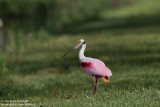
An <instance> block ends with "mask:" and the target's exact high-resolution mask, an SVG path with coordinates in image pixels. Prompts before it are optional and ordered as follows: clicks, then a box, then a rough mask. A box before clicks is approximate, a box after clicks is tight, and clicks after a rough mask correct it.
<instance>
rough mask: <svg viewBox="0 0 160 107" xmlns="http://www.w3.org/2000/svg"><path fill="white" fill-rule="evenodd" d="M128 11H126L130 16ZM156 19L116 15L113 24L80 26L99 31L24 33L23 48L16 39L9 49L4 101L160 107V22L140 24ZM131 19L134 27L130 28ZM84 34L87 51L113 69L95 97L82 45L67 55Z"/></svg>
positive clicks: (0, 88)
mask: <svg viewBox="0 0 160 107" xmlns="http://www.w3.org/2000/svg"><path fill="white" fill-rule="evenodd" d="M157 5H158V4H157ZM137 6H139V5H137ZM139 7H140V6H139ZM155 7H156V6H155ZM126 8H127V7H126ZM130 8H131V7H130ZM124 10H125V9H124ZM119 11H123V9H122V10H119ZM126 11H127V10H126ZM126 13H127V12H126ZM126 13H125V14H123V15H124V16H126V17H128V15H127V14H128V13H127V14H126ZM113 14H116V13H114V12H113ZM147 14H148V13H147ZM113 16H114V15H113ZM107 17H109V16H107ZM153 17H154V16H152V14H151V15H150V18H148V17H141V18H140V19H139V18H137V19H136V20H131V21H130V20H127V21H126V22H125V23H123V21H124V20H125V19H126V18H125V17H124V18H122V19H120V20H117V19H112V21H111V22H110V21H109V22H108V23H110V24H107V23H103V21H102V22H100V23H99V21H97V22H95V23H92V22H90V23H85V25H83V24H82V26H81V25H80V26H79V29H80V30H81V31H82V32H83V29H86V30H89V29H90V27H91V26H92V25H94V29H95V31H94V29H91V30H90V31H88V32H87V33H84V32H83V33H82V34H80V33H75V34H62V35H50V34H48V33H47V32H45V31H43V30H41V31H40V32H39V33H33V35H34V36H36V35H39V36H38V37H39V38H37V39H36V38H33V40H32V41H31V42H29V43H27V42H26V41H25V37H24V36H23V37H22V36H19V38H21V39H20V42H19V44H20V46H19V48H17V47H16V46H15V45H14V43H13V42H12V43H11V44H10V45H8V46H7V48H6V52H5V53H4V57H5V59H6V64H8V66H7V67H8V72H5V73H4V74H3V75H1V81H0V100H22V99H26V100H29V101H30V102H31V103H34V104H36V105H43V106H46V107H48V106H56V107H57V106H60V107H61V106H63V107H64V106H65V107H66V106H67V107H68V106H69V107H70V106H71V107H75V106H84V107H86V106H87V107H97V106H99V107H101V106H102V107H103V106H104V107H106V106H107V107H141V106H144V107H159V106H160V66H159V65H160V60H159V59H160V54H159V53H160V36H159V35H160V31H159V23H158V21H157V20H156V21H157V23H152V22H151V23H152V26H150V24H151V23H148V21H145V22H144V24H143V23H140V24H139V23H136V22H137V21H138V22H141V20H143V18H147V19H152V18H153ZM153 19H154V18H153ZM153 19H152V21H153ZM157 19H158V18H157ZM107 20H108V19H107ZM134 22H135V23H134ZM146 22H147V23H148V24H146ZM130 23H132V24H133V26H135V27H133V26H129V25H130ZM106 24H107V25H106ZM117 25H118V27H115V26H117ZM101 26H103V29H102V28H101ZM136 26H137V27H136ZM83 27H84V28H83ZM110 27H112V28H110ZM82 28H83V29H82ZM20 35H23V34H22V33H20ZM43 35H45V36H43ZM81 38H83V39H84V40H85V41H86V43H87V48H86V51H85V55H86V56H89V57H93V58H98V59H101V60H102V61H104V62H105V64H106V66H108V67H109V68H110V69H111V70H112V73H113V76H112V77H111V78H110V81H111V82H110V83H104V82H103V81H102V80H100V79H99V81H98V89H97V93H96V95H95V96H93V93H92V85H91V80H90V78H89V77H88V76H87V75H86V74H85V73H84V72H83V71H82V68H81V65H80V63H79V59H78V50H79V49H77V50H75V51H73V52H72V53H70V54H68V55H67V56H66V57H65V58H62V56H63V54H64V53H65V52H66V51H67V50H68V49H69V48H71V47H73V46H74V45H75V43H76V42H77V41H78V40H79V39H81ZM10 39H11V40H10V41H12V39H13V38H10ZM16 50H18V51H16ZM0 103H3V102H0Z"/></svg>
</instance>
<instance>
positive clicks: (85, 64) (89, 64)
mask: <svg viewBox="0 0 160 107" xmlns="http://www.w3.org/2000/svg"><path fill="white" fill-rule="evenodd" d="M81 65H82V67H83V68H91V67H92V65H93V64H92V63H91V62H82V63H81Z"/></svg>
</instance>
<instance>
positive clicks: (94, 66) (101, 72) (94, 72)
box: [63, 39, 112, 95]
mask: <svg viewBox="0 0 160 107" xmlns="http://www.w3.org/2000/svg"><path fill="white" fill-rule="evenodd" d="M79 46H81V47H82V48H81V49H80V51H79V60H80V63H81V66H82V68H83V70H84V72H86V73H87V74H88V75H89V77H90V78H91V80H92V86H93V93H94V95H95V93H96V89H97V81H98V78H101V79H102V80H103V81H104V82H109V77H110V76H112V72H111V70H110V69H109V68H108V67H106V65H105V64H104V63H103V62H102V61H101V60H99V59H94V58H90V57H85V56H84V51H85V48H86V42H85V41H84V40H83V39H80V40H79V41H78V43H77V44H76V45H75V46H74V47H73V48H72V49H70V50H69V51H68V52H67V53H66V54H68V53H69V52H70V51H72V50H73V49H77V48H78V47H79ZM66 54H64V56H65V55H66ZM64 56H63V57H64ZM93 76H95V77H96V86H94V82H93Z"/></svg>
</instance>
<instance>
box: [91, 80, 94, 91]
mask: <svg viewBox="0 0 160 107" xmlns="http://www.w3.org/2000/svg"><path fill="white" fill-rule="evenodd" d="M91 80H92V87H93V93H94V81H93V77H91Z"/></svg>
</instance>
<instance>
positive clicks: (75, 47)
mask: <svg viewBox="0 0 160 107" xmlns="http://www.w3.org/2000/svg"><path fill="white" fill-rule="evenodd" d="M78 47H79V45H78V44H76V45H75V46H74V47H73V48H71V49H70V50H68V51H67V52H66V53H65V54H64V55H63V57H65V56H66V55H67V54H68V53H69V52H71V51H72V50H73V49H77V48H78Z"/></svg>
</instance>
